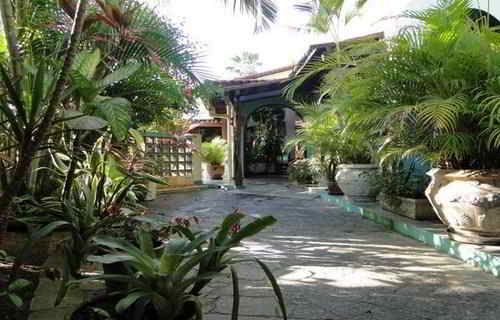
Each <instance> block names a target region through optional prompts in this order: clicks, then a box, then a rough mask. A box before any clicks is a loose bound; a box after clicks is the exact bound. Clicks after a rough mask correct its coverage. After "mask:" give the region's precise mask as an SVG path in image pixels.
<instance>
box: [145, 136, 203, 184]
mask: <svg viewBox="0 0 500 320" xmlns="http://www.w3.org/2000/svg"><path fill="white" fill-rule="evenodd" d="M144 139H145V143H146V156H147V157H148V158H149V159H150V160H152V162H153V167H154V174H155V175H158V176H162V177H176V176H181V177H187V176H192V175H193V150H192V148H191V147H190V146H191V145H192V144H191V143H192V138H191V136H189V135H186V136H183V137H182V138H181V139H178V138H177V137H175V136H173V135H169V134H161V133H145V134H144Z"/></svg>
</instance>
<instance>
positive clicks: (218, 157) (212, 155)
mask: <svg viewBox="0 0 500 320" xmlns="http://www.w3.org/2000/svg"><path fill="white" fill-rule="evenodd" d="M225 149H226V140H224V139H223V138H222V137H215V138H213V139H212V140H211V141H210V142H203V143H202V144H201V149H200V154H201V158H202V159H203V160H204V161H206V162H208V163H209V164H211V165H221V164H223V163H224V153H225Z"/></svg>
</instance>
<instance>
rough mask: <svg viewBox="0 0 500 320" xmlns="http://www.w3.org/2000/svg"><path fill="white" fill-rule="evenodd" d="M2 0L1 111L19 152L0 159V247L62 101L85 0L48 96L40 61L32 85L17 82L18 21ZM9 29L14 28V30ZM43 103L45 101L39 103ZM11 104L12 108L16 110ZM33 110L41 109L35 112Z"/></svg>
mask: <svg viewBox="0 0 500 320" xmlns="http://www.w3.org/2000/svg"><path fill="white" fill-rule="evenodd" d="M4 2H5V1H4ZM4 2H2V5H1V6H0V11H1V14H2V17H3V18H4V22H5V24H9V23H10V24H11V25H10V26H9V27H8V28H7V29H5V37H6V39H7V45H8V49H9V53H10V55H11V56H10V59H9V60H10V61H9V62H10V65H11V70H12V74H13V76H12V77H10V76H9V75H8V73H7V71H6V70H5V69H4V68H3V66H1V68H0V71H1V72H0V73H1V80H2V86H3V87H4V88H5V89H6V91H7V98H6V99H2V101H1V102H0V114H1V115H2V116H3V117H4V118H5V119H7V121H6V123H7V124H8V125H9V127H10V128H11V130H12V133H13V135H14V136H15V138H16V143H17V148H18V150H19V154H18V158H17V160H16V161H15V162H14V163H13V164H12V165H11V166H9V165H8V164H7V163H6V161H5V159H0V186H1V191H2V193H1V195H0V247H1V245H2V238H3V234H4V231H5V229H6V228H7V225H8V221H9V216H10V211H11V204H12V201H13V200H14V199H15V197H17V196H19V193H20V192H21V191H22V190H21V189H22V186H23V185H22V183H20V182H21V181H25V180H26V178H27V176H28V175H29V174H30V170H29V169H30V167H31V164H32V162H33V159H34V157H35V154H36V153H37V151H38V150H39V146H40V144H41V143H42V142H43V141H44V140H45V139H46V137H47V135H48V133H49V131H50V128H51V126H52V123H53V120H54V117H55V115H56V110H57V107H58V106H59V104H60V102H61V99H62V96H63V91H64V88H65V86H66V83H67V80H68V76H69V73H70V70H71V66H72V64H73V60H74V57H75V54H76V51H77V48H78V46H79V44H80V36H81V33H82V28H83V22H84V17H85V11H86V7H87V3H88V0H79V1H78V3H77V5H76V6H75V19H74V22H73V25H72V28H71V33H70V39H69V41H68V42H67V47H66V50H65V55H64V64H63V66H62V68H61V69H60V71H59V73H58V75H57V77H56V79H57V80H56V81H55V85H54V89H53V91H52V92H51V93H50V96H47V97H44V96H43V91H44V89H43V86H44V85H45V84H44V76H45V75H46V70H45V68H44V66H43V63H40V65H39V67H40V68H39V69H38V72H37V73H36V76H35V77H34V78H35V79H34V80H33V86H32V88H29V90H26V91H24V90H22V87H21V86H20V84H19V83H20V82H21V81H20V80H21V79H20V78H19V76H22V75H21V74H20V73H18V72H17V71H16V70H19V69H20V66H19V65H20V64H22V60H21V59H22V58H21V55H20V54H19V48H20V44H19V43H18V39H17V34H16V29H17V25H16V22H15V20H14V17H13V15H12V11H13V10H12V7H11V3H10V2H9V1H6V2H5V3H4ZM9 30H13V32H10V31H9ZM42 60H43V59H42ZM27 95H32V97H33V101H32V102H31V104H28V103H26V102H27V101H23V100H24V98H26V96H27ZM30 100H31V99H30ZM44 103H46V104H45V105H43V106H42V104H44ZM11 108H14V110H15V112H13V110H12V109H11ZM35 110H38V111H41V110H42V111H41V112H40V113H38V112H36V111H35ZM4 125H5V124H4Z"/></svg>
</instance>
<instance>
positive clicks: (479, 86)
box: [310, 0, 500, 169]
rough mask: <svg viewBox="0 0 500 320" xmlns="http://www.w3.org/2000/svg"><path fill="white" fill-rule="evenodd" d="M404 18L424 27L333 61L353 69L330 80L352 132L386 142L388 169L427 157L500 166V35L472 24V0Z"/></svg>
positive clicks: (446, 1)
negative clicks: (398, 162) (400, 162)
mask: <svg viewBox="0 0 500 320" xmlns="http://www.w3.org/2000/svg"><path fill="white" fill-rule="evenodd" d="M404 16H406V17H409V18H415V19H418V20H419V24H418V25H416V26H413V27H407V28H404V29H403V30H401V32H400V34H399V35H398V36H396V37H395V38H393V39H391V40H389V41H387V42H386V43H379V44H370V45H366V44H356V45H352V46H350V47H349V48H345V50H343V52H342V53H338V54H334V55H332V57H331V58H327V59H325V61H328V65H329V67H330V68H331V67H334V66H339V65H341V64H339V59H341V61H345V62H346V63H347V62H349V63H348V66H349V68H338V67H337V68H335V69H333V70H332V71H331V72H330V73H329V74H328V76H327V77H326V78H325V81H324V84H323V88H322V90H323V92H324V93H325V94H327V95H328V97H329V98H328V100H329V102H330V103H332V104H335V105H339V106H340V110H341V111H342V113H343V114H345V115H346V116H347V117H348V127H349V128H352V129H353V130H355V131H358V132H367V131H368V132H370V133H371V134H372V135H379V136H380V137H381V140H380V145H381V149H380V151H381V161H382V163H385V162H388V163H390V162H391V161H393V160H394V159H398V158H401V157H409V156H414V155H420V156H423V157H424V158H425V159H427V160H430V161H432V162H433V163H434V164H435V165H438V166H440V167H445V168H452V169H490V168H498V167H500V156H499V155H500V153H499V147H500V143H499V142H498V141H500V139H499V138H498V137H499V135H498V132H500V130H499V129H498V128H500V124H499V121H498V110H499V108H497V105H498V100H499V99H498V98H497V97H498V96H499V93H500V85H499V84H498V81H497V80H498V78H499V76H500V73H499V72H500V68H499V66H500V58H499V57H500V54H499V49H498V48H500V46H499V44H500V36H499V34H498V33H496V32H494V30H492V29H490V28H489V27H488V26H487V24H486V23H485V21H484V20H481V19H480V20H478V21H474V20H472V19H470V18H469V16H470V3H469V1H465V0H443V1H439V3H438V4H437V5H436V6H435V7H432V8H430V9H427V10H423V11H411V12H407V13H406V14H405V15H404ZM482 19H484V18H482ZM384 47H387V48H389V50H383V49H384ZM363 52H364V53H365V54H360V53H363ZM320 65H321V68H323V70H325V69H324V68H325V67H326V66H325V64H321V62H319V61H318V62H317V66H320ZM314 72H315V70H312V69H311V70H310V73H311V74H314Z"/></svg>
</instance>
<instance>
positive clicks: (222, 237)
mask: <svg viewBox="0 0 500 320" xmlns="http://www.w3.org/2000/svg"><path fill="white" fill-rule="evenodd" d="M244 217H245V215H244V214H243V213H241V212H238V210H235V211H234V212H233V213H231V214H228V215H227V216H226V217H225V218H224V221H223V222H222V225H221V228H220V231H219V233H218V234H217V237H216V238H215V243H216V244H217V245H221V244H222V243H223V242H224V241H226V239H227V236H228V234H229V230H230V229H231V227H232V226H233V225H234V224H235V223H239V222H240V221H241V219H243V218H244Z"/></svg>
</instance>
